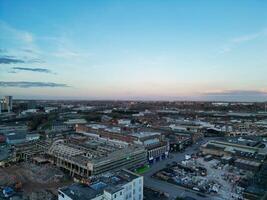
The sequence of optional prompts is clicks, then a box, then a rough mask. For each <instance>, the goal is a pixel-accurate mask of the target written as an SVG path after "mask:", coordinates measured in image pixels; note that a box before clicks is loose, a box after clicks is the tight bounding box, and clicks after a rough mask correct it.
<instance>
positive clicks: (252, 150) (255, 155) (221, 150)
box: [200, 140, 267, 161]
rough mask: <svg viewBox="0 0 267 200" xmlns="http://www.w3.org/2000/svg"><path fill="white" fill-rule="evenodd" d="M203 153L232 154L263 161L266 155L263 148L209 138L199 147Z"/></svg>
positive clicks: (237, 156)
mask: <svg viewBox="0 0 267 200" xmlns="http://www.w3.org/2000/svg"><path fill="white" fill-rule="evenodd" d="M200 149H201V151H202V153H203V154H210V155H214V156H220V157H222V156H232V157H234V158H244V159H248V160H257V161H264V160H265V159H266V156H267V152H266V149H265V148H258V147H251V146H246V145H243V144H236V143H231V142H224V141H215V140H210V141H208V142H207V143H206V144H204V145H202V146H201V147H200Z"/></svg>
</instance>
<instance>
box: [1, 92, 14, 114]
mask: <svg viewBox="0 0 267 200" xmlns="http://www.w3.org/2000/svg"><path fill="white" fill-rule="evenodd" d="M3 104H4V108H5V109H7V110H8V112H10V111H12V106H13V100H12V96H5V97H4V99H3Z"/></svg>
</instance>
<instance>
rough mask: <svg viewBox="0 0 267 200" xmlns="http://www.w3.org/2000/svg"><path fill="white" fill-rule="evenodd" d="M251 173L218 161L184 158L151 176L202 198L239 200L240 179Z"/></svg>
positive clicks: (247, 176) (242, 189)
mask: <svg viewBox="0 0 267 200" xmlns="http://www.w3.org/2000/svg"><path fill="white" fill-rule="evenodd" d="M251 176H253V172H251V171H245V170H241V169H239V168H237V167H235V166H232V165H229V164H227V163H223V162H221V161H220V160H218V159H214V158H209V159H208V160H207V159H206V158H205V157H201V156H197V155H194V156H192V157H191V156H190V157H189V156H186V159H185V160H183V161H182V162H180V163H172V164H168V165H167V166H166V168H164V169H162V170H160V171H158V172H156V173H155V174H154V175H153V177H154V178H156V179H159V180H161V181H166V182H169V183H172V184H175V185H178V186H181V187H183V188H185V189H188V190H191V191H192V192H195V193H197V194H198V195H200V196H202V197H209V198H212V197H216V198H221V199H233V200H234V199H243V197H242V196H243V191H244V188H243V187H242V183H243V180H245V179H247V178H249V177H251Z"/></svg>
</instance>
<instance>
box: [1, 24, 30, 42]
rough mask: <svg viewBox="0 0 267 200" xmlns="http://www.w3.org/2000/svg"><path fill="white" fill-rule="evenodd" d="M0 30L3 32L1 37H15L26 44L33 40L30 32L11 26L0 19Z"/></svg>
mask: <svg viewBox="0 0 267 200" xmlns="http://www.w3.org/2000/svg"><path fill="white" fill-rule="evenodd" d="M0 31H1V32H2V33H3V34H2V36H1V38H3V39H15V40H19V41H21V42H24V43H26V44H32V43H33V42H34V36H33V34H32V33H30V32H28V31H24V30H19V29H16V28H13V27H12V26H10V25H9V24H7V23H6V22H4V21H0Z"/></svg>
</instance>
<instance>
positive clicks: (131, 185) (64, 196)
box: [58, 169, 143, 200]
mask: <svg viewBox="0 0 267 200" xmlns="http://www.w3.org/2000/svg"><path fill="white" fill-rule="evenodd" d="M78 199H82V200H142V199H143V177H142V176H139V175H137V174H135V173H133V172H131V171H128V170H125V169H123V170H120V171H118V172H117V173H114V174H107V175H103V176H101V177H98V179H97V181H95V182H92V183H90V184H88V185H81V184H73V185H70V186H68V187H64V188H60V189H59V190H58V200H78Z"/></svg>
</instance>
